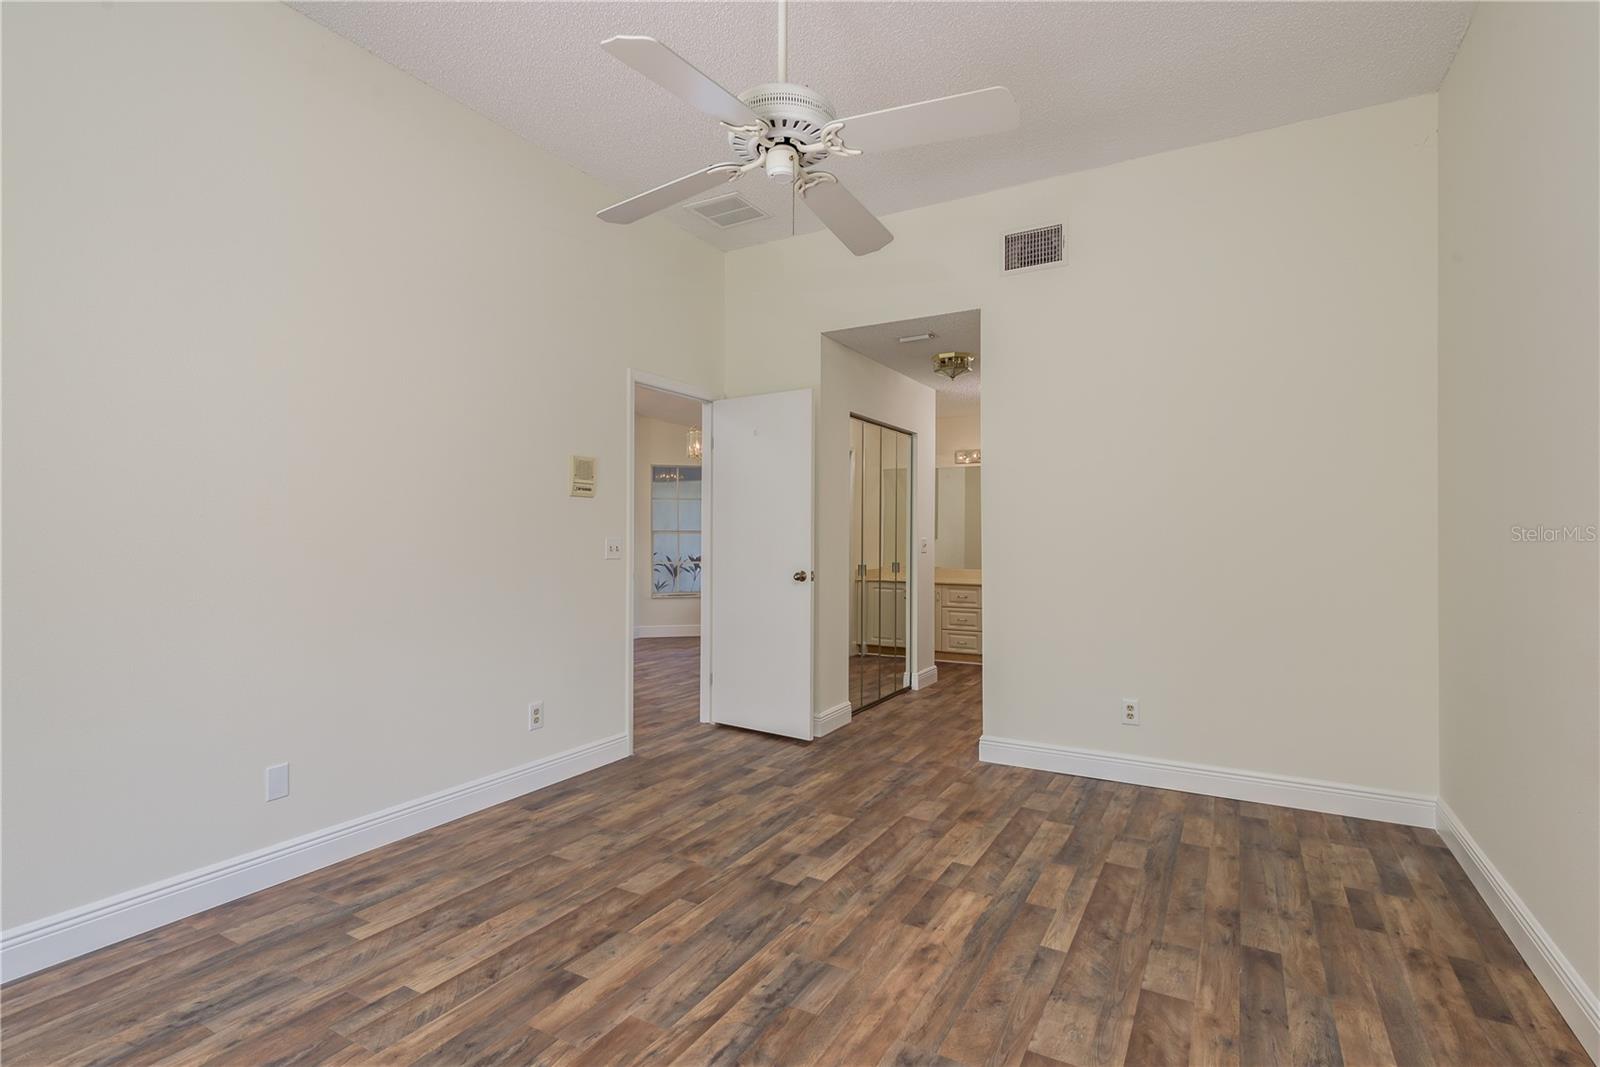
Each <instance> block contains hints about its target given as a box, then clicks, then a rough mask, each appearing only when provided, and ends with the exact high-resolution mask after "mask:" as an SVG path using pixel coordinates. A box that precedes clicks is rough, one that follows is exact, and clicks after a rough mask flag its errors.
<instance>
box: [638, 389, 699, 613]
mask: <svg viewBox="0 0 1600 1067" xmlns="http://www.w3.org/2000/svg"><path fill="white" fill-rule="evenodd" d="M634 425H635V429H634V433H633V447H634V454H635V457H636V462H635V464H634V474H633V477H634V489H633V491H634V492H635V493H636V494H637V497H636V499H635V501H634V506H633V556H634V560H633V565H634V578H633V590H634V608H633V625H634V632H635V633H638V634H640V636H651V634H650V630H651V629H652V628H655V627H667V626H670V627H673V628H674V629H675V630H682V629H683V628H684V627H695V628H696V632H698V628H699V626H700V598H699V597H697V596H696V597H655V596H651V595H650V591H651V589H652V588H654V586H653V585H652V582H651V579H652V578H653V576H654V564H653V556H652V553H651V537H650V467H651V465H653V464H661V465H670V466H675V467H698V466H700V461H699V460H697V459H689V458H688V442H689V427H688V426H684V425H679V424H678V423H675V422H667V421H665V420H664V419H652V418H649V417H648V416H645V415H640V416H638V417H637V418H636V419H635V420H634ZM678 636H684V635H683V634H679V635H678Z"/></svg>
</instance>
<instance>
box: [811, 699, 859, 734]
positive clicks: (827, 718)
mask: <svg viewBox="0 0 1600 1067" xmlns="http://www.w3.org/2000/svg"><path fill="white" fill-rule="evenodd" d="M848 725H850V702H849V701H848V700H847V701H845V702H844V703H843V704H835V705H834V706H833V707H831V708H829V709H828V710H827V711H819V712H816V713H814V714H813V715H812V716H811V736H812V737H821V736H822V735H823V734H831V733H833V731H835V730H837V729H838V728H839V727H841V726H848Z"/></svg>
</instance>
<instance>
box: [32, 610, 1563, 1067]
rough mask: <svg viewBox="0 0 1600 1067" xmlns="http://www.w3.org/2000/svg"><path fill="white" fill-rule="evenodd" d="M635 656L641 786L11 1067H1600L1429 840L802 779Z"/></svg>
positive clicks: (304, 922)
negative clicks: (703, 713) (163, 1065)
mask: <svg viewBox="0 0 1600 1067" xmlns="http://www.w3.org/2000/svg"><path fill="white" fill-rule="evenodd" d="M696 656H697V648H696V642H695V641H694V640H693V639H654V640H645V641H640V642H639V643H638V687H637V688H638V718H637V724H636V750H637V755H636V757H635V758H633V759H629V760H624V761H622V762H620V763H616V764H612V765H610V766H608V767H605V768H602V769H601V770H598V771H595V772H593V773H590V774H587V775H583V776H581V777H578V778H575V779H572V780H569V781H567V782H564V783H561V784H560V785H557V786H554V787H552V788H550V789H546V790H543V791H541V792H538V793H534V794H530V795H528V796H526V797H523V798H520V799H518V800H514V801H511V802H508V803H505V804H501V805H499V806H497V807H494V808H491V809H488V810H485V811H483V812H480V813H478V814H475V815H472V816H470V817H468V818H465V819H462V820H459V821H457V822H454V823H450V824H448V825H445V826H441V827H438V828H436V829H434V830H430V831H428V832H426V833H424V834H421V835H418V836H416V837H413V838H408V839H407V840H404V841H401V842H397V843H396V844H394V845H391V846H388V847H386V848H383V849H379V850H377V851H374V852H371V853H367V854H365V855H363V856H360V857H357V858H355V859H353V860H349V861H347V862H345V863H341V864H338V865H336V866H333V867H329V868H326V869H324V870H321V871H317V872H315V873H313V874H310V875H307V876H305V877H303V878H300V879H297V880H296V881H294V882H291V883H287V884H285V885H282V886H278V887H276V888H273V889H269V890H266V891H264V892H262V893H258V894H256V895H254V896H252V897H248V898H246V899H243V900H239V901H235V902H234V903H231V904H228V905H225V906H223V907H220V908H217V909H215V910H213V911H210V912H206V913H204V914H201V915H197V916H195V917H193V918H190V919H187V920H184V921H182V922H179V923H175V924H173V925H171V926H168V927H165V928H163V929H161V930H157V931H153V932H151V933H149V934H146V935H143V936H141V937H138V938H134V939H133V940H131V941H127V942H124V943H123V944H121V945H117V946H113V947H112V948H109V949H105V950H103V951H100V952H97V953H94V954H92V955H90V956H87V957H84V958H82V959H79V960H75V961H72V962H69V963H66V964H63V965H61V966H59V967H56V968H53V969H51V970H49V971H46V972H42V973H40V974H38V975H35V976H32V977H29V978H26V979H22V980H20V981H17V982H13V983H11V984H10V985H8V986H7V987H5V989H4V991H3V1001H4V1003H3V1016H0V1019H3V1022H0V1025H3V1042H4V1043H3V1049H0V1053H3V1056H4V1059H5V1062H6V1063H7V1064H8V1065H21V1064H87V1063H118V1062H121V1063H134V1062H138V1063H149V1062H171V1063H185V1064H188V1063H212V1062H214V1063H234V1064H251V1065H255V1064H264V1063H268V1062H284V1063H287V1062H294V1063H306V1064H310V1063H326V1064H335V1063H338V1064H372V1063H413V1062H430V1063H445V1064H466V1063H485V1064H487V1063H506V1064H529V1063H539V1064H606V1065H610V1064H626V1063H634V1062H641V1061H645V1060H649V1061H652V1062H660V1063H666V1062H679V1063H685V1064H710V1063H735V1062H738V1063H748V1064H809V1063H839V1064H850V1065H856V1064H878V1063H903V1064H936V1063H938V1064H948V1063H959V1064H967V1065H972V1067H977V1065H980V1064H1026V1065H1029V1067H1052V1065H1057V1064H1075V1065H1078V1067H1088V1065H1091V1064H1120V1063H1129V1064H1149V1063H1168V1064H1184V1063H1196V1064H1243V1065H1252V1067H1253V1065H1258V1064H1269V1063H1284V1064H1290V1063H1293V1064H1308V1063H1324V1064H1337V1063H1341V1062H1342V1063H1345V1064H1348V1065H1351V1067H1356V1065H1370V1064H1389V1063H1397V1064H1435V1065H1439V1067H1446V1065H1448V1067H1455V1065H1460V1064H1470V1063H1479V1064H1510V1063H1517V1064H1528V1063H1586V1062H1588V1061H1587V1059H1586V1057H1585V1056H1584V1053H1583V1051H1582V1049H1581V1048H1580V1047H1579V1045H1578V1044H1577V1042H1576V1040H1575V1039H1574V1038H1573V1036H1572V1034H1571V1032H1570V1031H1569V1030H1568V1029H1567V1027H1566V1025H1565V1024H1564V1023H1563V1021H1562V1020H1561V1018H1560V1016H1559V1015H1558V1014H1557V1013H1556V1011H1555V1009H1554V1007H1553V1006H1552V1005H1551V1003H1550V1001H1549V1000H1548V999H1547V998H1546V996H1545V995H1544V993H1543V991H1542V990H1541V989H1540V988H1539V985H1538V983H1537V982H1536V981H1535V980H1534V978H1533V976H1532V974H1531V973H1530V972H1529V971H1528V969H1527V967H1526V966H1525V965H1524V964H1523V963H1522V961H1521V959H1520V958H1519V957H1518V955H1517V953H1516V950H1515V949H1514V948H1513V947H1512V945H1511V944H1510V942H1509V941H1508V940H1507V938H1506V937H1505V935H1504V934H1503V933H1502V932H1501V930H1500V928H1499V927H1498V926H1497V925H1496V923H1495V921H1494V919H1493V918H1492V916H1491V915H1490V914H1489V912H1488V909H1487V908H1486V907H1485V906H1484V904H1483V902H1482V901H1481V900H1480V899H1479V897H1478V895H1477V894H1476V892H1475V891H1474V890H1473V888H1472V886H1471V884H1470V883H1469V882H1468V881H1467V878H1466V876H1465V875H1464V874H1463V872H1462V870H1461V868H1460V867H1459V866H1458V865H1457V864H1456V862H1455V860H1454V859H1453V858H1452V857H1451V855H1450V854H1449V853H1448V852H1447V851H1446V850H1445V849H1444V847H1443V845H1442V843H1441V841H1440V840H1439V838H1438V837H1437V836H1436V835H1435V834H1434V833H1432V832H1431V831H1426V830H1413V829H1407V828H1403V827H1396V826H1390V825H1385V824H1381V823H1372V822H1362V821H1359V820H1354V819H1344V818H1336V817H1331V816H1323V815H1318V814H1313V813H1308V812H1301V811H1291V810H1288V809H1283V808H1272V807H1264V806H1259V805H1253V804H1245V803H1236V802H1233V801H1224V800H1214V799H1212V798H1209V797H1203V796H1196V795H1191V794H1184V793H1174V792H1167V791H1162V790H1157V789H1147V788H1141V787H1136V786H1129V785H1120V784H1116V783H1111V782H1102V781H1095V780H1090V779H1084V778H1074V777H1067V776H1061V775H1053V774H1047V773H1044V772H1038V771H1027V770H1020V769H1016V768H1008V767H999V766H990V765H983V764H979V763H978V762H977V739H978V734H979V730H980V724H981V715H982V711H981V705H980V682H981V668H977V667H965V666H957V665H944V666H941V667H940V670H939V674H940V679H939V683H938V684H937V685H936V686H934V687H933V688H931V689H927V690H923V691H920V692H915V693H907V694H905V695H902V696H899V697H896V698H894V699H893V700H890V701H887V702H885V703H884V704H882V705H880V706H878V707H877V708H875V709H873V711H872V712H871V713H870V714H868V715H865V716H863V717H862V718H860V719H859V720H857V721H856V722H854V723H852V724H851V725H850V726H848V727H846V728H844V729H842V730H839V731H837V732H835V733H834V734H831V735H829V736H828V737H826V738H823V739H821V740H818V741H815V742H812V743H811V744H803V743H800V742H791V741H785V740H781V739H775V738H771V737H767V736H764V735H760V734H754V733H748V732H745V731H740V730H733V729H723V728H716V727H711V726H703V725H701V724H700V723H698V722H697V711H696V687H697V684H698V677H697V668H696Z"/></svg>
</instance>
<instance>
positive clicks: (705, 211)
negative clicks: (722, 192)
mask: <svg viewBox="0 0 1600 1067" xmlns="http://www.w3.org/2000/svg"><path fill="white" fill-rule="evenodd" d="M689 210H690V211H693V212H694V213H695V214H696V215H699V216H700V217H701V218H703V219H705V220H706V221H707V222H710V223H712V224H713V225H715V226H721V227H722V228H723V229H725V230H726V229H727V228H728V227H729V226H741V225H743V224H744V223H746V222H754V221H756V219H764V218H766V217H767V213H766V212H765V211H762V210H761V209H760V208H758V207H756V206H755V205H754V204H752V203H751V202H750V201H748V200H746V199H745V198H744V197H742V196H740V195H739V194H738V193H729V194H727V195H726V196H717V197H713V198H711V199H710V200H702V201H700V202H699V203H698V204H690V205H689Z"/></svg>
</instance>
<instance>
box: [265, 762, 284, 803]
mask: <svg viewBox="0 0 1600 1067" xmlns="http://www.w3.org/2000/svg"><path fill="white" fill-rule="evenodd" d="M288 795H289V765H288V764H287V763H274V764H273V765H272V766H270V767H268V768H267V801H268V803H271V802H272V801H274V800H282V799H283V798H284V797H286V796H288Z"/></svg>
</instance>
